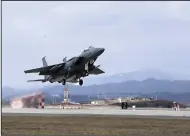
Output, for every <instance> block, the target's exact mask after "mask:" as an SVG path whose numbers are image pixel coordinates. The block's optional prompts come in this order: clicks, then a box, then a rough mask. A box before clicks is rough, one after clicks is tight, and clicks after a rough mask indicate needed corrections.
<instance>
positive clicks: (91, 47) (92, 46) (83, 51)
mask: <svg viewBox="0 0 190 136" xmlns="http://www.w3.org/2000/svg"><path fill="white" fill-rule="evenodd" d="M92 48H94V47H93V46H90V47H88V49H84V51H83V52H86V51H88V50H89V49H92Z"/></svg>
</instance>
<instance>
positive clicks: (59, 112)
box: [2, 108, 190, 119]
mask: <svg viewBox="0 0 190 136" xmlns="http://www.w3.org/2000/svg"><path fill="white" fill-rule="evenodd" d="M2 115H3V116H18V115H22V116H74V115H75V116H85V115H104V116H105V115H112V116H128V117H138V118H147V117H148V118H163V119H167V118H170V119H171V118H175V119H190V110H181V111H173V110H166V109H156V110H155V109H143V108H141V109H138V108H137V109H136V110H133V109H126V110H121V109H55V108H47V109H32V108H23V109H12V108H2Z"/></svg>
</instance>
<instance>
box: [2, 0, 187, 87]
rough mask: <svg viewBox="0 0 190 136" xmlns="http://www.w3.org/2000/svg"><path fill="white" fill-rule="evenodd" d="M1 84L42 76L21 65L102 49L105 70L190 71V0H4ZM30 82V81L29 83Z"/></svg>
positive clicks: (17, 83)
mask: <svg viewBox="0 0 190 136" xmlns="http://www.w3.org/2000/svg"><path fill="white" fill-rule="evenodd" d="M2 3H3V4H2V7H3V9H2V15H3V16H2V19H3V20H2V22H3V24H2V29H3V30H2V32H3V34H2V37H3V38H2V40H3V47H2V48H3V49H2V53H3V56H2V57H3V58H2V60H3V62H2V65H3V69H2V72H3V73H2V75H3V85H8V86H11V87H22V86H28V84H29V83H26V80H29V79H37V78H43V77H40V76H38V75H37V74H28V75H26V74H24V70H26V69H30V68H36V67H41V66H42V62H41V58H42V57H43V56H46V59H47V61H48V64H53V63H59V62H62V59H63V57H65V56H67V57H69V58H70V57H72V56H75V55H79V54H80V53H81V52H82V51H83V49H85V48H87V47H89V46H95V47H104V48H105V49H106V50H105V52H104V53H103V54H102V56H100V57H99V59H98V60H97V62H96V64H101V65H102V66H101V67H102V69H104V70H105V71H106V73H107V74H114V73H121V72H131V71H135V70H144V69H157V70H161V71H168V72H173V73H183V74H187V75H188V74H190V2H174V1H171V2H139V1H135V2H131V1H130V2H114V1H112V2H111V1H107V2H100V1H96V2H92V1H88V2H74V1H73V2H47V1H44V2H35V1H31V2H19V1H16V2H13V1H10V2H2ZM33 85H34V84H33Z"/></svg>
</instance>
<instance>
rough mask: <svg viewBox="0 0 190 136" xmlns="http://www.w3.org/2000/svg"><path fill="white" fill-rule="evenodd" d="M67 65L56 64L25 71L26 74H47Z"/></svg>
mask: <svg viewBox="0 0 190 136" xmlns="http://www.w3.org/2000/svg"><path fill="white" fill-rule="evenodd" d="M64 64H65V63H61V64H55V65H50V66H47V67H40V68H35V69H29V70H25V71H24V72H25V73H39V72H42V73H45V72H50V71H55V70H57V69H58V68H60V66H63V65H64Z"/></svg>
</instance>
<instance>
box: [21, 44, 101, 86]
mask: <svg viewBox="0 0 190 136" xmlns="http://www.w3.org/2000/svg"><path fill="white" fill-rule="evenodd" d="M104 50H105V49H104V48H94V47H92V46H90V47H89V48H88V49H86V50H84V51H83V52H82V53H81V54H80V55H79V56H77V57H73V58H71V59H69V60H67V59H66V57H65V58H64V59H63V63H59V64H54V65H50V66H48V64H47V62H46V59H45V57H43V58H42V62H43V67H40V68H35V69H30V70H25V71H24V72H25V73H39V75H44V79H37V80H28V81H27V82H34V81H41V82H47V81H49V82H50V83H54V82H58V83H62V84H63V85H65V84H66V82H70V83H78V82H79V85H83V80H82V79H81V77H86V76H88V75H89V74H94V75H99V74H102V73H105V72H104V71H102V70H101V69H99V68H98V67H99V66H100V65H98V66H95V65H94V62H95V61H96V59H97V58H98V57H99V56H100V55H101V54H102V53H103V52H104Z"/></svg>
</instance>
